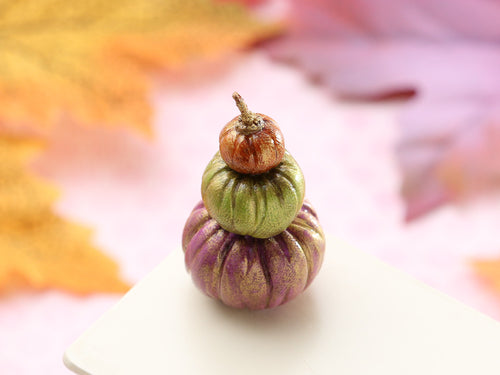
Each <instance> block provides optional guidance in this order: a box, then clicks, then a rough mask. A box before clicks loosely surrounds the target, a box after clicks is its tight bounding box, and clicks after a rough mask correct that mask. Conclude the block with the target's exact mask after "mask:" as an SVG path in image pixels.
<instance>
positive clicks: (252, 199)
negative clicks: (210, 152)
mask: <svg viewBox="0 0 500 375" xmlns="http://www.w3.org/2000/svg"><path fill="white" fill-rule="evenodd" d="M304 193H305V183H304V176H303V174H302V171H301V170H300V167H299V165H298V164H297V162H296V161H295V160H294V158H293V157H292V156H291V155H290V153H289V152H288V151H286V152H285V156H284V157H283V160H282V161H281V163H280V164H279V165H278V166H277V167H275V168H273V169H271V170H269V171H268V172H265V173H261V174H257V175H251V174H242V173H238V172H236V171H234V170H232V169H231V168H229V167H228V165H227V164H226V163H225V162H224V160H223V159H222V157H221V156H220V153H219V152H217V153H216V154H215V156H214V157H213V159H212V160H211V161H210V163H209V164H208V166H207V168H206V169H205V172H204V173H203V180H202V184H201V195H202V198H203V202H204V204H205V206H206V208H207V210H208V213H209V214H210V216H211V217H212V218H214V219H215V220H216V221H217V222H218V223H219V224H220V226H221V227H222V228H224V229H225V230H227V231H229V232H232V233H236V234H240V235H248V236H252V237H256V238H268V237H272V236H275V235H277V234H278V233H281V232H282V231H284V230H285V229H286V228H287V227H288V226H289V225H290V224H291V222H292V221H293V219H295V216H297V213H298V212H299V210H300V207H301V206H302V202H303V200H304Z"/></svg>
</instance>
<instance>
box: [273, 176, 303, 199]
mask: <svg viewBox="0 0 500 375" xmlns="http://www.w3.org/2000/svg"><path fill="white" fill-rule="evenodd" d="M298 172H299V173H300V174H302V171H300V170H298ZM278 174H279V175H280V176H283V178H284V179H285V180H287V181H288V182H289V183H290V184H291V185H292V186H293V188H294V190H295V191H296V192H298V191H300V189H299V186H297V180H295V179H293V178H291V177H290V175H289V174H288V173H287V172H286V170H283V171H279V172H278ZM297 198H298V199H299V197H298V196H297Z"/></svg>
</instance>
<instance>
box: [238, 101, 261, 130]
mask: <svg viewBox="0 0 500 375" xmlns="http://www.w3.org/2000/svg"><path fill="white" fill-rule="evenodd" d="M233 99H234V101H235V102H236V106H237V107H238V109H239V110H240V112H241V115H240V117H239V122H238V125H237V130H238V131H239V132H241V133H243V134H252V133H256V132H258V131H260V130H262V129H263V128H264V119H263V118H262V116H260V115H258V114H257V113H254V112H252V111H250V110H249V109H248V107H247V105H246V103H245V101H244V100H243V98H242V97H241V95H240V94H238V93H237V92H234V93H233Z"/></svg>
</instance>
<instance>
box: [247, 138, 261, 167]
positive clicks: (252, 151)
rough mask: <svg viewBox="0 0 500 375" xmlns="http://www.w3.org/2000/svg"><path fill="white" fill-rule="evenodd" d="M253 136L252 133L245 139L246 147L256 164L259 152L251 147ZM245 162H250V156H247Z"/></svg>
mask: <svg viewBox="0 0 500 375" xmlns="http://www.w3.org/2000/svg"><path fill="white" fill-rule="evenodd" d="M253 137H254V134H251V135H250V136H249V137H247V138H246V141H247V143H248V149H249V150H250V151H251V155H252V157H253V164H254V165H257V164H258V163H259V154H258V152H257V150H256V148H255V147H253ZM247 162H248V163H250V157H249V158H248V160H247Z"/></svg>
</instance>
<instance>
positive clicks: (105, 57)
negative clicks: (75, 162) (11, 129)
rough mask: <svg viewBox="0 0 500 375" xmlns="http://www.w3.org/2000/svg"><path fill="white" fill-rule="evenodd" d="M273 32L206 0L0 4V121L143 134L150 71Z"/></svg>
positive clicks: (233, 8) (235, 9) (239, 10)
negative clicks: (65, 119)
mask: <svg viewBox="0 0 500 375" xmlns="http://www.w3.org/2000/svg"><path fill="white" fill-rule="evenodd" d="M276 31H277V28H276V27H275V26H271V25H266V24H263V23H261V22H260V21H257V20H256V19H254V18H252V17H251V16H250V15H249V14H248V13H247V12H246V11H245V9H244V8H243V7H242V6H240V5H236V4H219V3H214V2H212V1H209V0H182V1H178V0H161V1H160V0H148V1H139V0H107V1H100V0H76V1H64V0H19V1H10V2H3V3H2V4H0V45H1V47H0V61H2V64H1V65H0V119H2V120H3V121H4V122H9V123H16V124H29V125H33V124H34V125H36V126H38V128H48V127H50V125H51V124H53V123H54V122H55V121H57V119H58V118H59V116H60V115H61V114H62V113H65V112H68V113H70V114H71V115H72V116H75V117H76V118H77V119H79V120H81V121H83V122H85V123H99V124H111V125H117V124H119V125H123V124H126V125H128V126H132V127H134V128H138V129H140V130H142V131H143V132H149V131H150V127H149V122H150V116H151V109H150V106H149V103H148V100H147V95H146V94H147V90H148V86H149V84H150V83H149V75H150V74H151V73H154V72H155V71H158V70H160V69H175V68H178V67H180V66H181V65H182V64H184V63H186V62H188V61H193V60H197V59H201V58H206V57H213V56H216V55H219V54H221V53H223V52H225V51H228V50H231V49H235V48H241V47H244V46H247V45H249V44H250V43H253V42H255V41H257V40H259V39H261V38H264V37H267V36H269V35H271V34H273V33H275V32H276Z"/></svg>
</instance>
